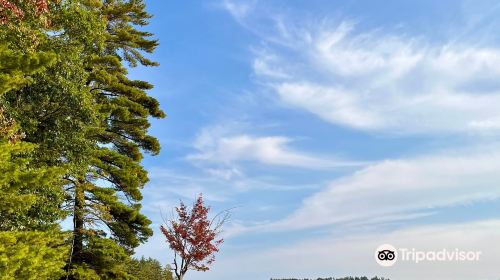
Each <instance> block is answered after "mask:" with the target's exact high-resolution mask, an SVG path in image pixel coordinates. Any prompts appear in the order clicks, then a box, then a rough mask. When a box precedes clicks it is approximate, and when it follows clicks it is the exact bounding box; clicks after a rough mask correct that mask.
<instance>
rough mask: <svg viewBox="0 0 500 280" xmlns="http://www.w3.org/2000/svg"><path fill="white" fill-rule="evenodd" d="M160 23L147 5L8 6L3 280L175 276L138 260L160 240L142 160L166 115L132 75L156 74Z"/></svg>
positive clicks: (26, 1) (44, 2)
mask: <svg viewBox="0 0 500 280" xmlns="http://www.w3.org/2000/svg"><path fill="white" fill-rule="evenodd" d="M150 17H151V15H149V14H148V13H147V12H146V7H145V3H144V1H143V0H0V201H1V203H0V275H1V276H2V278H1V279H92V280H94V279H160V278H143V277H142V276H141V275H142V274H141V273H146V272H144V271H141V267H147V268H148V269H149V270H151V271H162V272H161V277H163V278H161V279H169V278H167V277H171V274H170V273H169V272H166V271H164V268H161V265H159V263H158V262H157V261H155V260H144V259H142V260H134V259H133V258H132V257H131V256H132V255H133V253H134V248H136V247H137V246H139V245H140V244H141V243H143V242H145V241H146V240H147V239H148V237H150V236H151V235H152V233H153V231H152V229H151V228H150V225H151V221H150V220H149V219H148V218H147V217H146V216H145V215H144V214H142V213H141V200H142V195H141V189H142V188H143V186H144V185H145V184H146V182H147V181H148V174H147V172H146V170H145V169H144V167H143V166H142V165H141V160H142V159H143V156H144V153H148V154H151V155H156V154H158V153H159V151H160V145H159V142H158V140H157V139H156V138H154V137H152V136H151V135H149V134H148V128H149V126H150V122H149V119H150V118H159V119H160V118H164V117H165V113H164V112H163V111H162V110H161V108H160V106H159V102H158V101H157V100H156V99H155V98H153V97H151V96H150V95H148V91H149V90H150V89H152V88H153V85H151V84H150V83H148V82H147V81H141V80H133V79H130V78H129V76H128V69H129V68H131V67H136V66H156V65H157V63H156V62H154V61H152V60H150V59H149V58H147V57H146V54H149V53H152V52H153V51H154V50H155V48H156V47H157V46H158V42H157V40H155V39H153V34H151V33H149V32H146V31H143V29H144V27H145V26H147V24H148V20H149V19H150ZM63 221H71V230H66V229H63V228H61V223H62V222H63ZM158 267H160V268H158Z"/></svg>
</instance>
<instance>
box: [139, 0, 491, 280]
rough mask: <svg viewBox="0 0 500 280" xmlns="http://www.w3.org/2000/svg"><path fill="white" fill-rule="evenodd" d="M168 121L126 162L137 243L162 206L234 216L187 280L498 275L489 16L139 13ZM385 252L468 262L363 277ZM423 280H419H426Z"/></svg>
mask: <svg viewBox="0 0 500 280" xmlns="http://www.w3.org/2000/svg"><path fill="white" fill-rule="evenodd" d="M146 2H147V4H148V9H149V11H150V12H151V13H152V14H153V15H154V18H153V19H152V21H151V25H150V26H149V27H148V31H151V32H153V33H154V34H155V35H156V37H157V38H158V39H159V40H160V47H159V48H158V49H157V51H156V52H155V54H154V55H152V57H153V58H154V59H155V60H157V61H159V62H160V64H161V66H160V67H157V68H137V69H133V70H132V71H131V75H132V77H134V78H138V79H146V80H148V81H150V82H152V83H153V84H154V85H155V89H154V90H152V92H151V94H152V95H154V96H155V97H156V98H158V99H159V100H160V102H161V104H162V108H164V110H165V111H166V112H167V114H168V118H167V119H164V120H153V125H152V128H151V130H150V132H151V134H153V135H154V136H156V137H158V138H159V139H160V141H161V144H162V153H161V154H160V155H159V156H156V157H147V158H146V159H145V161H144V164H145V166H146V168H147V169H148V171H149V172H150V177H151V181H150V183H148V185H147V186H146V187H145V189H144V202H143V205H144V212H145V213H146V214H147V215H148V217H150V218H151V219H152V220H153V222H154V227H155V232H156V234H155V236H154V237H152V238H151V240H150V241H149V242H148V243H146V244H144V245H142V246H141V247H139V248H138V250H137V254H138V255H145V256H151V257H155V258H157V259H159V260H160V261H162V262H163V263H169V262H171V260H170V258H171V254H170V253H169V250H168V248H167V246H166V245H165V244H164V241H163V238H162V237H161V235H160V234H159V232H158V227H159V225H160V224H161V223H162V215H163V216H167V215H168V214H169V213H170V211H171V209H172V208H173V207H174V206H175V205H177V203H178V201H179V199H182V200H184V201H191V200H193V199H194V198H195V196H196V194H198V193H203V194H204V196H205V198H206V200H207V202H208V204H210V205H211V206H212V207H213V210H214V211H215V212H217V211H219V210H223V209H228V208H234V209H233V210H232V219H231V221H230V222H229V223H228V224H227V225H226V230H225V232H224V235H225V237H226V241H225V243H224V245H223V247H222V249H221V254H220V255H219V256H218V258H217V262H216V263H215V265H214V267H213V269H212V270H211V271H210V272H207V273H203V274H202V273H196V272H195V273H191V274H190V275H189V279H205V280H207V279H208V280H210V279H246V280H255V279H269V278H271V277H320V276H339V277H340V276H345V275H370V276H371V275H380V276H386V277H391V279H422V278H424V277H427V279H472V278H474V279H496V278H495V277H498V276H499V274H500V271H499V270H498V268H497V265H496V262H497V260H498V259H499V258H500V247H498V244H500V242H498V241H500V235H499V234H498V232H499V230H500V217H499V214H498V213H500V212H499V210H500V203H499V197H500V186H499V185H498V182H500V172H499V171H500V145H499V143H498V140H499V136H500V110H499V106H498V104H500V79H499V78H498V77H500V66H499V65H500V35H499V34H498V28H499V27H500V5H499V4H498V3H496V2H495V1H451V0H444V1H430V0H429V1H395V0H391V1H387V0H386V1H382V0H376V1H375V0H374V1H319V0H318V1H278V0H276V1H258V0H254V1H250V0H249V1H231V0H220V1H217V0H214V1H189V2H185V1H184V2H182V1H146ZM382 243H390V244H393V245H395V246H396V247H398V246H402V247H409V248H411V247H417V248H427V249H436V250H437V249H442V248H464V249H474V250H482V251H483V258H482V259H481V261H480V262H477V263H473V264H460V265H458V264H456V263H447V264H442V263H441V264H435V263H424V264H419V265H409V264H402V265H399V266H395V267H391V268H382V267H379V266H378V265H377V264H376V263H375V261H374V260H373V251H374V250H375V248H377V247H378V245H380V244H382ZM429 277H430V278H429Z"/></svg>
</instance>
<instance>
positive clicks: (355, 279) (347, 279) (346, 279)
mask: <svg viewBox="0 0 500 280" xmlns="http://www.w3.org/2000/svg"><path fill="white" fill-rule="evenodd" d="M271 280H389V278H383V277H382V278H378V277H373V278H368V277H344V278H334V277H328V278H271Z"/></svg>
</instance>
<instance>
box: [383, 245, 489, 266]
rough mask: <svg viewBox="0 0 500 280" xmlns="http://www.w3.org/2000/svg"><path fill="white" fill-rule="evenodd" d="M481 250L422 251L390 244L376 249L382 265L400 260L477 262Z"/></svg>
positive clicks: (392, 263) (390, 264)
mask: <svg viewBox="0 0 500 280" xmlns="http://www.w3.org/2000/svg"><path fill="white" fill-rule="evenodd" d="M481 254H482V252H481V251H464V250H460V249H458V248H455V249H453V250H448V249H441V250H438V251H420V250H417V249H415V248H412V249H408V248H399V249H396V248H395V247H394V246H392V245H390V244H384V245H380V246H379V247H378V248H377V249H376V250H375V261H376V262H377V263H378V264H379V265H381V266H393V265H394V264H395V263H396V262H397V261H398V259H399V260H400V261H408V262H414V263H416V264H418V263H421V262H475V261H479V258H480V256H481Z"/></svg>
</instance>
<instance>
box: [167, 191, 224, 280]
mask: <svg viewBox="0 0 500 280" xmlns="http://www.w3.org/2000/svg"><path fill="white" fill-rule="evenodd" d="M209 212H210V207H208V206H205V205H204V203H203V197H202V195H201V194H200V195H199V196H198V198H197V199H196V202H195V203H194V205H193V207H192V208H191V209H188V207H187V206H186V205H185V204H184V203H183V202H182V201H181V203H180V206H179V207H176V208H175V214H174V217H173V218H171V219H170V220H168V221H166V225H165V226H161V228H160V229H161V231H162V233H163V234H164V235H165V237H166V238H167V242H168V243H169V245H170V248H171V249H172V250H174V254H175V255H174V263H173V266H174V267H173V268H172V270H173V271H174V272H175V275H176V276H177V279H179V280H182V279H183V278H184V275H185V274H186V272H187V271H188V270H189V269H193V270H198V271H207V270H209V267H208V266H209V265H211V264H212V263H213V262H214V261H215V253H216V252H218V251H219V246H220V245H221V244H222V242H223V241H224V240H223V239H222V238H220V239H219V235H220V233H221V229H222V225H223V224H224V222H225V221H227V219H228V218H229V213H228V212H227V211H225V212H221V213H219V214H217V215H215V217H214V218H213V219H209V218H208V213H209Z"/></svg>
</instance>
